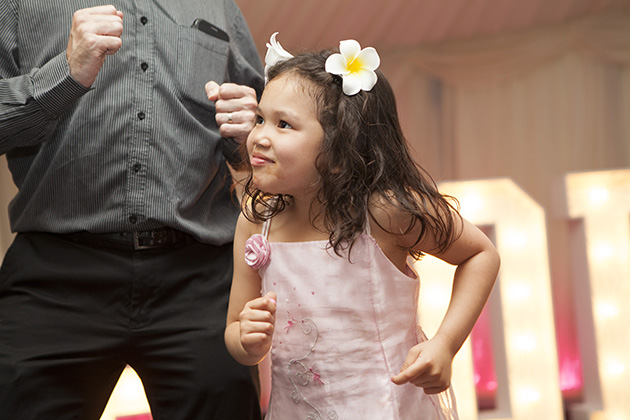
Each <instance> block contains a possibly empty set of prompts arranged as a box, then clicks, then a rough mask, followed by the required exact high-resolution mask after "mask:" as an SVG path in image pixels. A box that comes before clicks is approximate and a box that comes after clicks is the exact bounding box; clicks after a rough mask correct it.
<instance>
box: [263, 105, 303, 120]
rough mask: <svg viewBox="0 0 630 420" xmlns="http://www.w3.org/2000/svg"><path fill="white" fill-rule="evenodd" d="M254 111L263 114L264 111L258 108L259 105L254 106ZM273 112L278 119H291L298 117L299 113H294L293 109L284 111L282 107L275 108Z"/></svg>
mask: <svg viewBox="0 0 630 420" xmlns="http://www.w3.org/2000/svg"><path fill="white" fill-rule="evenodd" d="M256 113H257V114H261V115H264V112H263V110H262V109H261V108H260V106H257V107H256ZM273 114H275V115H276V116H277V117H278V118H280V119H284V118H286V119H291V120H297V119H299V114H297V113H295V112H293V111H285V110H282V109H277V110H274V111H273Z"/></svg>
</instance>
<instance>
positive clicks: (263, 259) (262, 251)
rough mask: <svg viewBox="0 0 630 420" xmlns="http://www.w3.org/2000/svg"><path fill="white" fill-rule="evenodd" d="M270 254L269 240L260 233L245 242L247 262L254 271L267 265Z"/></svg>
mask: <svg viewBox="0 0 630 420" xmlns="http://www.w3.org/2000/svg"><path fill="white" fill-rule="evenodd" d="M270 253H271V249H270V248H269V242H268V241H267V238H265V237H264V236H263V235H261V234H259V233H257V234H255V235H252V236H250V237H249V239H248V240H247V241H246V242H245V262H246V263H247V265H249V266H250V267H251V268H253V269H254V270H257V269H259V268H260V267H262V266H263V265H265V264H267V261H269V254H270Z"/></svg>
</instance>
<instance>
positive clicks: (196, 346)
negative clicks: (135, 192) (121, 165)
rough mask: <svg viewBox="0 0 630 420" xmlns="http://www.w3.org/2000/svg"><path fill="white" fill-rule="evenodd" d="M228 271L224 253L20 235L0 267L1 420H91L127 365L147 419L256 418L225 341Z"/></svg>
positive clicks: (242, 372) (228, 255) (196, 246)
mask: <svg viewBox="0 0 630 420" xmlns="http://www.w3.org/2000/svg"><path fill="white" fill-rule="evenodd" d="M231 273H232V249H231V245H226V246H223V247H214V246H210V245H205V244H200V243H197V242H193V243H192V244H189V245H186V246H184V247H179V248H175V249H159V250H141V251H133V250H130V251H124V250H114V249H108V248H103V247H96V246H88V245H86V244H82V243H76V242H74V241H71V240H68V239H67V238H66V237H65V236H63V235H51V234H42V233H25V234H18V235H17V236H16V239H15V241H14V243H13V244H12V245H11V247H10V248H9V250H8V251H7V254H6V256H5V259H4V262H3V265H2V269H1V271H0V419H2V420H4V419H6V420H9V419H20V420H47V419H50V420H66V419H68V420H69V419H73V420H97V419H98V418H99V417H100V415H101V413H102V411H103V409H104V407H105V404H106V403H107V400H108V398H109V395H110V393H111V391H112V389H113V387H114V385H115V383H116V381H117V380H118V377H119V375H120V373H121V372H122V370H123V369H124V367H125V366H126V365H127V364H129V365H131V366H132V367H133V368H134V369H135V370H136V372H137V373H138V375H139V376H140V378H141V379H142V382H143V384H144V387H145V391H146V393H147V398H148V400H149V404H150V405H151V411H152V416H153V419H154V420H196V419H199V420H201V419H204V420H208V419H221V420H238V419H259V418H260V409H259V405H258V399H257V396H256V390H255V387H254V385H253V381H252V379H251V375H250V370H249V368H247V367H244V366H241V365H239V364H237V363H236V362H235V361H234V360H233V359H232V358H231V356H230V355H229V353H228V352H227V350H226V349H225V344H224V341H223V332H224V328H225V317H226V311H227V302H228V295H229V289H230V283H231Z"/></svg>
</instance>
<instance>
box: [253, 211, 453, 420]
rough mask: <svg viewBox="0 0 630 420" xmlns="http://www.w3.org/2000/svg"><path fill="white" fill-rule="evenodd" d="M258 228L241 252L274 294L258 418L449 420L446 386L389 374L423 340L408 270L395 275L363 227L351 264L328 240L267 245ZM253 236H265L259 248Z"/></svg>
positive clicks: (412, 274) (265, 289) (413, 281)
mask: <svg viewBox="0 0 630 420" xmlns="http://www.w3.org/2000/svg"><path fill="white" fill-rule="evenodd" d="M265 225H266V226H265V228H264V229H263V235H264V236H263V235H254V236H256V237H257V238H254V237H252V238H250V240H249V241H248V246H249V247H250V248H249V249H248V250H247V251H246V254H247V253H249V256H250V258H253V259H252V260H250V262H248V264H250V265H252V266H253V267H255V268H256V267H258V266H260V265H261V266H260V268H259V274H260V277H261V278H262V289H263V290H262V292H263V294H265V293H267V292H269V291H273V292H275V293H276V294H277V297H278V301H277V311H276V326H275V332H274V336H273V341H272V349H271V365H272V368H271V369H272V382H271V383H272V385H271V400H270V405H269V411H268V413H267V417H266V420H297V419H308V420H315V419H317V420H319V419H322V420H323V419H346V420H348V419H362V420H364V419H370V420H381V419H382V420H394V419H396V420H408V419H423V420H434V419H436V420H437V419H457V418H458V417H457V413H456V410H455V407H454V397H453V394H452V390H450V389H449V390H447V391H445V392H444V393H442V394H439V395H433V396H428V395H426V394H425V393H424V391H423V389H422V388H418V387H416V386H414V385H412V384H406V385H402V386H400V385H395V384H394V383H392V382H391V380H390V378H391V376H392V375H395V374H397V373H398V372H399V371H400V368H401V366H402V364H403V362H404V360H405V357H406V355H407V352H408V351H409V349H410V348H411V347H412V346H413V345H415V344H417V343H418V340H419V339H420V340H425V339H426V337H424V334H423V333H422V331H421V330H420V329H419V328H417V319H416V314H417V302H418V289H419V281H418V277H417V275H416V273H415V271H413V269H412V268H411V267H409V266H408V267H407V274H403V273H401V272H400V271H399V270H398V269H397V268H396V267H395V266H394V265H393V264H392V263H391V261H389V259H387V257H386V256H385V254H383V252H382V251H381V249H380V247H379V246H378V244H377V243H376V241H375V240H374V238H373V237H372V236H370V235H369V233H366V234H363V235H361V237H360V238H359V239H358V240H357V241H356V243H355V245H354V247H353V248H352V253H351V262H350V261H348V258H346V257H340V256H337V255H336V254H335V253H334V252H333V251H332V250H327V249H326V245H327V244H328V242H327V241H313V242H272V243H269V244H268V243H266V239H264V238H266V236H267V231H268V229H269V222H267V223H266V224H265ZM254 239H256V240H257V241H259V242H260V241H262V242H264V244H262V247H263V250H262V253H261V252H259V251H260V249H259V248H258V247H256V246H254V247H253V248H252V247H251V246H250V245H251V243H252V241H253V240H254ZM267 246H268V248H266V250H267V251H268V252H267V253H265V247H267ZM252 252H253V253H254V254H255V255H253V256H252ZM259 254H264V255H259ZM267 257H268V258H267ZM257 258H258V263H259V264H256V263H252V261H253V260H256V259H257ZM261 263H262V264H261Z"/></svg>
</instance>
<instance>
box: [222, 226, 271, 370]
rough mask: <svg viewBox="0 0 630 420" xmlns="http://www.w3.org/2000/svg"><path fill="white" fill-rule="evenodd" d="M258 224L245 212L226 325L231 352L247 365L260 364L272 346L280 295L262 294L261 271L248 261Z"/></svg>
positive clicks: (237, 242)
mask: <svg viewBox="0 0 630 420" xmlns="http://www.w3.org/2000/svg"><path fill="white" fill-rule="evenodd" d="M255 227H256V225H255V224H253V223H251V222H250V221H248V220H247V219H246V218H245V217H244V216H243V215H242V214H241V216H239V220H238V223H237V225H236V233H235V235H234V276H233V278H232V290H231V292H230V305H229V308H228V315H227V326H226V328H225V344H226V346H227V349H228V351H229V352H230V354H231V355H232V357H234V359H236V361H237V362H239V363H241V364H243V365H248V366H252V365H256V364H258V363H260V362H261V361H262V360H263V359H264V358H265V355H266V354H267V353H268V352H269V349H270V348H271V338H272V337H273V331H274V325H275V313H276V296H275V294H274V293H272V292H270V293H267V295H265V296H264V297H261V296H260V288H261V280H260V276H259V275H258V271H257V270H254V269H253V268H251V267H249V266H248V265H247V264H246V263H245V241H247V239H248V238H249V237H250V236H251V235H252V234H254V233H257V232H256V231H255Z"/></svg>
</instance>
